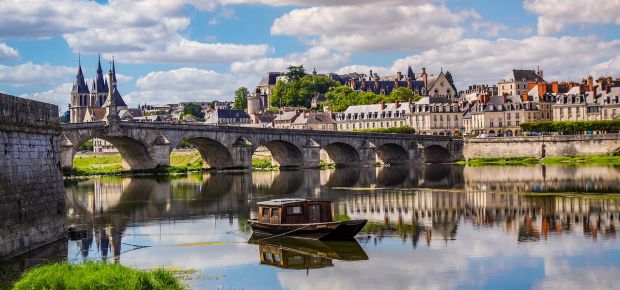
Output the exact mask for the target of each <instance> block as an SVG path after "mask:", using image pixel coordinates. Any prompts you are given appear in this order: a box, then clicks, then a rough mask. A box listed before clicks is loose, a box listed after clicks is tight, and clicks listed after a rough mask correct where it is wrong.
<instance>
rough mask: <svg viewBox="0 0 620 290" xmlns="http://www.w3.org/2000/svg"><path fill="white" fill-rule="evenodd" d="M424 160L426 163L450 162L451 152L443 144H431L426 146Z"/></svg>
mask: <svg viewBox="0 0 620 290" xmlns="http://www.w3.org/2000/svg"><path fill="white" fill-rule="evenodd" d="M424 160H425V162H426V163H446V162H450V161H451V158H450V152H449V151H448V149H446V148H445V147H443V146H440V145H430V146H426V147H424Z"/></svg>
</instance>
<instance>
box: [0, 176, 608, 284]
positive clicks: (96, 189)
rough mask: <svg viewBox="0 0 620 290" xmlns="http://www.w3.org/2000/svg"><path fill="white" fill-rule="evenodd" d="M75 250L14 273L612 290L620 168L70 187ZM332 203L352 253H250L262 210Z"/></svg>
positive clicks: (292, 244)
mask: <svg viewBox="0 0 620 290" xmlns="http://www.w3.org/2000/svg"><path fill="white" fill-rule="evenodd" d="M65 188H66V197H67V224H68V225H69V226H70V227H71V228H72V229H75V230H74V231H72V235H71V239H70V240H68V241H62V242H59V243H55V244H52V245H50V246H49V247H47V248H45V249H42V250H39V251H37V252H36V253H33V254H32V255H31V256H29V257H22V258H21V259H20V260H18V261H16V262H13V263H14V264H12V265H11V266H12V267H13V268H15V269H23V268H25V267H27V266H28V265H31V264H33V263H40V262H41V261H58V260H69V261H71V262H76V263H79V262H82V261H84V260H87V259H92V260H107V261H115V262H120V263H122V264H125V265H130V266H134V267H138V268H144V269H150V268H153V267H168V268H170V269H181V270H190V271H187V272H186V274H185V276H186V280H185V283H187V284H189V285H190V286H191V287H192V288H198V289H309V290H317V289H617V287H618V277H620V241H619V240H618V237H617V231H616V228H618V229H620V221H619V220H620V194H618V193H620V168H617V167H616V168H614V167H587V166H580V167H567V166H539V165H536V166H506V167H493V166H485V167H463V166H456V165H427V166H423V167H420V166H418V167H385V168H343V169H336V170H295V171H280V172H277V171H273V172H271V171H263V172H261V171H257V172H253V173H204V174H190V175H179V176H167V177H100V178H91V179H85V180H79V181H76V180H67V181H66V183H65ZM282 197H303V198H313V199H327V200H332V201H334V208H333V211H334V214H335V215H336V216H338V217H339V218H350V219H362V218H363V219H368V220H369V223H368V225H367V226H366V228H365V229H364V230H363V231H362V233H360V235H358V237H357V238H356V240H357V242H355V243H347V244H341V243H324V242H298V241H290V240H284V241H282V240H279V239H277V240H274V241H270V240H262V241H260V242H259V243H257V244H256V243H255V244H251V243H248V242H247V241H248V239H249V238H250V236H251V231H250V230H249V229H248V227H247V226H246V222H245V221H246V220H247V219H248V218H250V217H253V216H255V214H256V202H258V201H262V200H268V199H273V198H282Z"/></svg>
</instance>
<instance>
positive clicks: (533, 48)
mask: <svg viewBox="0 0 620 290" xmlns="http://www.w3.org/2000/svg"><path fill="white" fill-rule="evenodd" d="M618 54H620V40H614V41H602V40H600V39H598V38H596V37H593V36H590V37H557V38H556V37H543V36H534V37H529V38H525V39H521V40H515V39H497V40H485V39H463V40H461V41H459V42H458V43H455V44H453V45H446V46H443V47H440V48H437V49H430V50H427V51H424V52H422V53H420V54H416V55H412V56H409V57H405V58H401V59H397V60H396V61H394V62H393V64H392V65H391V66H389V67H370V66H364V65H352V66H347V67H344V68H341V69H340V72H342V73H345V72H349V71H360V72H367V71H368V69H371V68H372V69H373V71H376V72H379V74H380V75H381V74H394V73H395V72H396V71H402V72H404V71H405V70H406V69H407V66H408V65H411V66H413V67H414V69H415V70H416V71H420V70H421V67H426V68H427V71H428V72H429V73H435V74H436V73H439V70H440V68H442V67H443V69H444V71H445V70H449V71H450V72H451V73H452V75H453V76H454V78H455V81H456V83H457V84H456V85H457V88H463V86H465V85H469V84H474V83H486V84H496V83H497V81H498V80H499V79H500V78H501V77H502V76H504V75H505V74H507V73H508V72H509V71H510V70H511V69H513V68H520V67H523V68H525V69H528V68H529V69H535V68H536V67H537V66H540V68H541V69H543V70H544V74H545V79H547V80H581V78H583V77H585V76H586V75H587V74H593V75H600V74H607V73H609V74H620V63H619V59H618V58H617V55H618ZM576 56H578V57H576ZM603 68H605V71H601V70H602V69H603Z"/></svg>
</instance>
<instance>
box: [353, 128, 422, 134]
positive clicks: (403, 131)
mask: <svg viewBox="0 0 620 290" xmlns="http://www.w3.org/2000/svg"><path fill="white" fill-rule="evenodd" d="M353 132H363V133H398V134H413V133H415V129H413V128H411V127H409V126H403V127H390V128H377V129H362V130H353Z"/></svg>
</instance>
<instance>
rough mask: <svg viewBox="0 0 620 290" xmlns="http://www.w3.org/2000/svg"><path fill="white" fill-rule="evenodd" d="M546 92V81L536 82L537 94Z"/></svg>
mask: <svg viewBox="0 0 620 290" xmlns="http://www.w3.org/2000/svg"><path fill="white" fill-rule="evenodd" d="M545 93H547V83H545V82H541V83H539V84H538V95H539V96H542V95H544V94H545Z"/></svg>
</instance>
